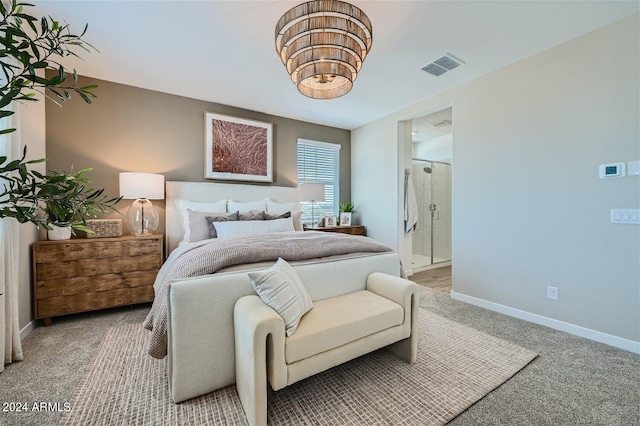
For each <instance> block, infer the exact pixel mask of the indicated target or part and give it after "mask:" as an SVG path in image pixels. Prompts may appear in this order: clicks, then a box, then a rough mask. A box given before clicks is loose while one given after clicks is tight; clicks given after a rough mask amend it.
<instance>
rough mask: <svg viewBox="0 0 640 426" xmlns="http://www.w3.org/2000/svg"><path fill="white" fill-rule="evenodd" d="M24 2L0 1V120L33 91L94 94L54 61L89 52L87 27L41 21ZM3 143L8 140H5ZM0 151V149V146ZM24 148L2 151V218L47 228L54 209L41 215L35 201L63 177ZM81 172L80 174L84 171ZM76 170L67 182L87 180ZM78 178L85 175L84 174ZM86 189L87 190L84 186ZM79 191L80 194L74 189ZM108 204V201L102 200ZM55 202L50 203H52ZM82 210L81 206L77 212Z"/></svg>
mask: <svg viewBox="0 0 640 426" xmlns="http://www.w3.org/2000/svg"><path fill="white" fill-rule="evenodd" d="M32 6H33V5H31V4H28V3H18V2H17V1H16V0H11V1H5V0H0V68H1V72H2V74H3V77H4V79H3V85H2V86H1V87H0V119H3V118H6V117H10V116H11V115H13V114H14V112H13V111H12V107H11V105H12V102H14V101H16V102H35V101H38V99H37V97H36V93H40V94H42V95H44V96H45V97H46V98H47V99H50V100H53V101H54V102H56V103H58V104H59V102H61V101H65V100H68V99H71V93H77V94H78V95H79V96H80V97H81V98H82V99H83V100H84V101H85V102H87V103H91V98H94V97H95V95H94V94H93V92H92V91H93V90H94V89H95V88H96V87H97V86H95V85H91V86H84V87H80V86H79V85H78V74H77V72H76V70H75V69H74V70H73V71H72V72H71V73H70V74H71V75H72V82H70V83H68V82H67V79H68V77H67V74H68V73H67V70H66V69H65V68H64V66H63V65H62V64H60V63H59V62H58V58H62V57H65V56H78V55H77V54H76V53H75V51H74V49H77V48H80V49H84V50H85V51H90V50H91V49H93V47H92V46H91V45H90V44H88V43H87V42H85V41H84V40H82V37H83V36H84V33H85V31H86V29H87V27H86V26H85V29H84V31H83V32H82V33H81V34H80V35H76V34H73V33H71V31H70V30H69V26H68V25H60V24H59V22H58V21H56V20H54V19H53V18H51V17H43V18H41V19H40V20H38V19H37V18H35V17H34V16H31V15H29V14H27V13H26V12H25V8H28V7H32ZM45 70H54V71H55V73H53V74H49V75H50V76H51V77H50V78H47V77H46V76H45V75H44V71H45ZM15 130H16V129H15V128H10V127H8V126H4V125H3V126H2V127H0V135H2V134H8V133H11V132H14V131H15ZM3 143H6V142H3ZM0 151H1V150H0ZM26 158H27V149H26V147H25V148H24V150H23V152H22V157H21V158H19V159H17V160H11V159H9V158H8V157H6V156H0V219H2V218H5V217H10V218H14V219H16V220H17V221H18V222H20V223H26V222H32V223H34V224H36V225H43V226H44V227H45V228H47V227H49V225H48V223H49V218H52V217H54V215H56V214H57V213H59V211H58V212H54V211H53V210H52V211H50V212H49V213H47V212H46V210H45V214H44V215H43V214H41V213H42V212H41V211H40V208H39V206H40V205H42V204H43V203H44V204H45V205H46V203H47V201H50V197H52V196H53V194H54V193H57V195H60V192H58V191H61V189H60V188H58V189H57V190H54V187H55V186H56V185H57V184H59V183H60V181H61V179H62V178H61V177H60V176H59V175H56V174H53V175H50V176H45V175H42V174H40V173H38V172H36V171H34V170H31V169H30V167H31V165H33V164H35V163H40V162H43V161H45V159H39V160H27V159H26ZM83 174H84V173H83ZM77 175H78V173H76V175H66V177H67V178H69V177H71V176H73V179H69V180H70V181H75V182H79V183H81V184H82V185H86V184H87V182H86V181H85V182H83V181H81V180H78V176H77ZM79 178H80V179H85V178H83V177H82V174H81V175H80V176H79ZM83 191H85V189H83ZM76 195H78V194H76ZM90 195H93V193H89V194H87V193H83V197H84V198H85V199H86V198H88V199H89V200H93V201H97V200H98V199H100V197H101V196H102V192H100V193H99V194H98V195H93V196H92V197H89V196H90ZM102 202H103V203H105V205H103V206H102V207H106V205H107V204H108V201H107V200H105V199H102ZM51 205H53V204H51ZM78 212H80V211H78ZM84 213H86V212H84ZM83 217H86V215H83V214H79V215H78V216H76V217H75V218H72V219H69V221H70V222H73V223H75V225H76V226H75V229H80V228H79V226H82V225H83V223H80V222H78V220H81V222H82V221H83V219H78V218H83Z"/></svg>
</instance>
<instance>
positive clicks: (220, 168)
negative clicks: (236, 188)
mask: <svg viewBox="0 0 640 426" xmlns="http://www.w3.org/2000/svg"><path fill="white" fill-rule="evenodd" d="M204 134H205V150H204V177H205V179H221V180H238V181H250V182H273V125H272V124H271V123H265V122H262V121H256V120H249V119H246V118H239V117H232V116H230V115H223V114H216V113H212V112H205V114H204Z"/></svg>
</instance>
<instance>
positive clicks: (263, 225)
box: [212, 217, 295, 238]
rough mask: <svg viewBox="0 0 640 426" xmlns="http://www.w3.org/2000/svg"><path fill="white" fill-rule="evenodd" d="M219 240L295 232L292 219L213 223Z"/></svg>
mask: <svg viewBox="0 0 640 426" xmlns="http://www.w3.org/2000/svg"><path fill="white" fill-rule="evenodd" d="M212 223H213V226H215V228H216V233H217V234H218V238H224V237H231V236H234V235H245V234H270V233H272V232H287V231H295V229H293V220H292V218H290V217H287V218H285V219H275V220H251V221H241V222H212Z"/></svg>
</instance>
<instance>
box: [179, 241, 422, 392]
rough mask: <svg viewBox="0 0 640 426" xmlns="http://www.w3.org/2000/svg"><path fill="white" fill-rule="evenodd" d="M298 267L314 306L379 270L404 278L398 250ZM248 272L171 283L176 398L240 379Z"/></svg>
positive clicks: (358, 286)
mask: <svg viewBox="0 0 640 426" xmlns="http://www.w3.org/2000/svg"><path fill="white" fill-rule="evenodd" d="M270 266H271V265H263V266H262V267H260V268H255V269H253V270H260V269H267V268H268V267H270ZM292 266H293V267H294V269H295V270H296V271H297V272H298V274H299V275H300V277H301V279H302V281H303V282H304V284H305V286H306V288H307V290H308V292H309V294H310V296H311V299H312V300H313V302H314V306H316V305H317V303H316V302H319V301H321V300H325V299H330V298H334V297H337V296H343V295H347V294H350V293H355V292H359V291H363V290H367V278H368V277H369V275H370V274H372V273H374V272H382V273H385V274H389V275H392V276H395V277H399V276H400V259H399V257H398V254H397V253H395V252H385V253H372V254H359V255H352V256H350V257H348V258H341V259H331V258H329V259H320V260H315V261H302V262H297V263H292ZM247 272H248V270H241V271H232V272H223V273H217V274H213V275H207V276H203V277H197V278H191V279H184V280H179V281H176V282H173V283H171V284H170V285H169V290H168V299H167V305H168V311H167V313H168V315H167V332H168V347H167V361H168V362H167V375H168V380H169V388H170V392H171V397H172V399H173V400H174V401H175V402H181V401H185V400H187V399H190V398H193V397H196V396H200V395H203V394H206V393H209V392H211V391H214V390H217V389H220V388H223V387H225V386H229V385H232V384H234V383H235V382H236V370H235V365H236V362H235V361H236V359H235V358H236V354H235V348H234V341H235V340H234V324H233V310H234V306H235V304H236V302H237V300H238V299H240V298H241V297H243V296H248V295H255V294H256V293H255V290H254V289H253V287H252V285H251V281H250V279H249V277H248V275H247ZM416 303H417V300H416ZM314 309H315V308H314ZM397 340H400V339H396V340H394V341H397ZM389 343H392V342H391V341H389V342H388V343H385V345H386V344H389ZM382 346H384V345H382ZM369 350H371V349H369ZM362 353H365V352H362ZM356 356H357V355H356ZM329 366H330V365H329ZM327 368H328V367H327ZM292 374H294V375H295V373H292ZM303 375H304V374H303ZM305 377H306V376H305Z"/></svg>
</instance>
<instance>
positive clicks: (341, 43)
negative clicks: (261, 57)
mask: <svg viewBox="0 0 640 426" xmlns="http://www.w3.org/2000/svg"><path fill="white" fill-rule="evenodd" d="M372 35H373V31H372V27H371V21H370V20H369V18H368V17H367V15H365V13H364V12H363V11H362V10H360V9H359V8H357V7H355V6H353V5H352V4H349V3H346V2H343V1H335V0H316V1H309V2H306V3H302V4H300V5H298V6H296V7H294V8H293V9H291V10H289V11H288V12H286V13H285V14H284V15H282V17H281V18H280V20H279V21H278V23H277V25H276V31H275V38H276V51H277V52H278V55H280V59H281V60H282V63H283V64H284V66H285V67H286V69H287V72H288V73H289V75H290V76H291V80H292V81H293V83H294V84H295V85H296V86H297V87H298V90H299V91H300V93H302V94H303V95H305V96H308V97H310V98H313V99H333V98H337V97H340V96H343V95H345V94H346V93H348V92H349V91H350V90H351V88H352V87H353V82H354V81H355V79H356V77H357V76H358V72H359V71H360V68H361V67H362V62H363V61H364V59H365V58H366V56H367V54H368V53H369V51H370V50H371V42H372Z"/></svg>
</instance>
